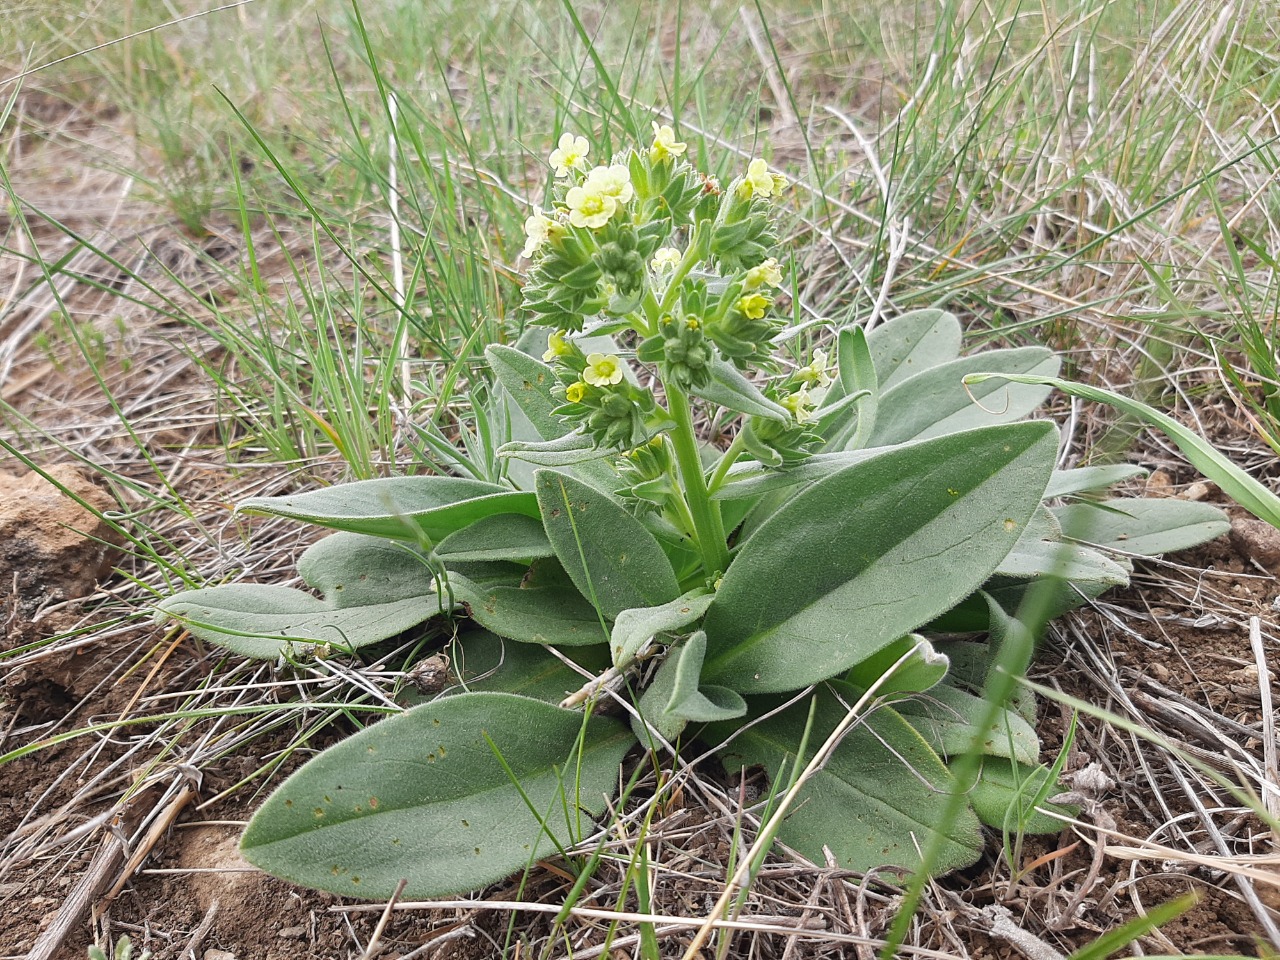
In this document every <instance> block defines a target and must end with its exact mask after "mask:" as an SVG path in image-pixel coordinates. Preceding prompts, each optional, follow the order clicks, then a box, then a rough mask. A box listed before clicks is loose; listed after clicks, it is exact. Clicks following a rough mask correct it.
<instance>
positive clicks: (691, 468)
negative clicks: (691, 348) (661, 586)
mask: <svg viewBox="0 0 1280 960" xmlns="http://www.w3.org/2000/svg"><path fill="white" fill-rule="evenodd" d="M666 388H667V405H668V406H669V407H670V409H671V416H672V417H673V418H674V419H675V421H676V428H675V430H673V431H672V432H671V442H672V445H673V446H674V447H675V450H676V462H677V463H678V464H679V465H680V479H681V480H682V481H683V483H684V495H685V502H686V503H688V505H689V512H690V513H691V514H692V515H693V527H694V533H695V534H696V536H697V538H698V550H699V552H700V553H701V554H702V562H703V564H704V566H705V567H706V571H707V574H708V576H713V575H715V574H716V573H723V572H724V571H725V570H727V569H729V547H728V545H727V544H726V543H725V537H724V521H723V520H722V519H721V517H720V505H719V504H718V503H715V502H714V501H713V500H712V499H711V497H710V496H709V495H708V493H707V481H706V476H705V474H704V473H703V470H702V458H701V457H699V456H698V438H697V434H695V433H694V430H693V411H692V410H691V409H690V408H689V396H688V394H686V393H685V392H684V391H683V390H681V389H680V388H679V387H677V386H676V385H675V384H673V383H668V384H666Z"/></svg>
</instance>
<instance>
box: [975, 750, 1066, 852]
mask: <svg viewBox="0 0 1280 960" xmlns="http://www.w3.org/2000/svg"><path fill="white" fill-rule="evenodd" d="M1048 776H1049V770H1048V768H1047V767H1045V766H1043V765H1039V766H1034V767H1030V766H1027V765H1024V764H1021V763H1018V762H1016V761H1013V760H1009V759H1004V758H999V757H988V758H987V759H986V760H984V761H983V763H982V773H981V775H980V776H979V777H978V782H977V783H975V784H974V786H973V789H972V790H970V791H969V802H970V803H972V804H973V809H974V810H975V811H976V812H977V814H978V816H979V817H980V818H981V820H982V822H983V823H985V824H986V825H987V826H990V827H995V828H996V829H998V830H1005V829H1007V830H1019V831H1021V832H1022V833H1057V832H1058V831H1059V830H1061V829H1062V827H1063V823H1062V821H1061V820H1058V819H1056V818H1054V817H1051V816H1049V815H1048V814H1044V813H1039V812H1037V811H1036V809H1035V807H1036V806H1037V804H1036V803H1035V799H1036V796H1037V795H1039V794H1041V793H1045V792H1047V793H1049V794H1057V793H1060V792H1061V790H1060V789H1056V788H1055V785H1052V784H1048V785H1047V784H1046V781H1047V778H1048ZM1046 785H1047V786H1048V789H1047V791H1046ZM1039 806H1042V807H1045V808H1046V809H1048V810H1054V811H1056V812H1058V813H1061V814H1064V815H1066V816H1075V815H1076V814H1077V813H1078V812H1079V811H1077V810H1076V809H1074V808H1072V807H1066V806H1062V805H1061V804H1054V803H1048V802H1047V801H1044V802H1041V803H1040V804H1039Z"/></svg>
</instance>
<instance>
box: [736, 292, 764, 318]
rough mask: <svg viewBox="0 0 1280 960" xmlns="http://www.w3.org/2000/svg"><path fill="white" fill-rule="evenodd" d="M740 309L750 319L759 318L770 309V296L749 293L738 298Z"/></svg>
mask: <svg viewBox="0 0 1280 960" xmlns="http://www.w3.org/2000/svg"><path fill="white" fill-rule="evenodd" d="M737 306H738V309H739V310H741V311H742V315H743V316H744V317H746V318H747V319H749V320H759V319H760V318H761V317H763V316H764V313H765V311H766V310H768V309H769V298H768V297H763V296H761V295H760V294H758V293H749V294H747V295H746V296H745V297H742V298H740V299H739V300H738V304H737Z"/></svg>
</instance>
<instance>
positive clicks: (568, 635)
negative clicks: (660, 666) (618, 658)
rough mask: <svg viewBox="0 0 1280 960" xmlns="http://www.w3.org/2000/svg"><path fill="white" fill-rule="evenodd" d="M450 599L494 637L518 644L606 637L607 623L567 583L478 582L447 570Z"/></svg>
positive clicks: (568, 643) (590, 640)
mask: <svg viewBox="0 0 1280 960" xmlns="http://www.w3.org/2000/svg"><path fill="white" fill-rule="evenodd" d="M449 583H450V585H451V586H452V587H453V594H454V598H455V599H456V600H457V601H458V602H460V603H465V604H466V605H467V613H468V614H469V615H470V617H471V619H472V620H474V621H475V622H476V623H478V624H480V626H482V627H484V628H485V629H486V630H491V631H493V632H494V633H496V634H497V635H498V636H500V637H506V638H507V639H508V640H517V641H519V642H521V643H546V644H552V645H554V646H557V647H574V646H582V645H584V644H590V643H604V642H606V641H607V640H608V629H607V625H602V624H601V623H600V615H599V614H598V613H597V612H596V609H595V608H594V607H593V606H591V604H590V603H588V602H587V601H586V599H584V598H583V596H582V594H580V593H578V591H577V590H576V589H575V588H574V587H573V585H572V584H557V583H553V584H548V585H546V586H541V587H536V586H529V585H523V586H516V585H514V584H511V585H507V584H490V585H488V586H484V587H480V586H478V585H477V584H475V583H473V582H471V581H470V580H468V579H467V578H466V577H462V576H459V575H457V574H453V573H451V574H450V576H449Z"/></svg>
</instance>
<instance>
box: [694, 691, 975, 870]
mask: <svg viewBox="0 0 1280 960" xmlns="http://www.w3.org/2000/svg"><path fill="white" fill-rule="evenodd" d="M836 686H838V685H836ZM846 689H850V688H846ZM850 702H852V701H850ZM844 714H845V707H843V706H842V705H841V704H840V703H839V701H837V700H836V698H835V697H834V696H832V695H831V694H829V693H825V692H824V693H823V694H821V695H820V697H819V704H818V710H817V715H816V717H815V723H814V727H813V731H812V733H811V734H810V743H821V742H822V741H823V740H825V739H826V738H827V737H828V736H829V735H830V734H831V732H832V731H833V730H834V729H835V727H836V725H837V724H838V723H839V722H840V721H841V719H843V717H844ZM807 717H808V704H807V703H799V704H796V705H795V706H792V707H790V708H789V709H787V710H786V711H784V712H783V713H781V714H778V715H777V716H774V717H770V718H769V719H768V720H764V721H762V722H760V723H757V724H753V725H750V726H748V727H747V728H746V729H744V730H742V731H741V732H740V733H739V734H738V735H737V736H736V737H735V738H734V739H733V740H732V742H731V743H730V745H729V746H728V747H727V748H726V749H725V750H722V751H721V752H720V756H721V759H722V760H723V761H724V764H725V766H726V768H728V769H729V770H737V769H739V768H741V767H743V766H754V765H757V764H759V765H763V766H764V767H765V769H766V770H767V771H768V773H769V778H770V780H771V782H772V783H774V784H775V785H777V783H778V779H779V776H780V773H781V771H782V767H783V763H784V762H787V763H790V762H792V761H793V760H794V751H795V750H796V748H797V746H798V745H799V743H800V738H801V736H802V734H803V732H804V727H805V722H806V720H807ZM732 733H733V728H732V727H731V726H730V725H728V724H717V725H716V726H715V727H713V728H712V729H711V730H710V731H709V733H708V735H709V736H710V737H717V736H719V737H728V736H730V735H731V734H732ZM807 759H808V758H801V759H800V760H799V761H798V762H800V763H803V762H805V761H806V760H807ZM951 785H952V777H951V774H950V772H949V771H948V770H947V768H946V766H945V765H944V764H943V763H942V761H941V760H939V759H938V756H937V754H935V753H934V752H933V751H932V750H931V749H930V748H929V745H928V744H927V743H925V741H924V740H923V739H922V738H921V737H920V734H919V733H917V732H916V731H915V730H913V729H912V728H911V726H910V725H909V724H908V723H907V722H906V721H905V720H904V719H903V718H902V717H900V716H898V714H897V713H895V712H894V711H893V710H891V709H890V708H888V707H881V708H879V709H877V710H876V711H874V712H873V713H871V714H870V715H869V716H867V717H866V718H865V720H864V721H863V722H861V723H859V724H858V725H856V726H854V727H853V729H852V731H851V732H850V733H849V734H848V735H847V736H846V737H845V738H844V740H843V741H841V743H840V746H839V747H837V748H836V750H835V752H834V753H833V754H832V756H831V759H830V760H829V761H828V762H827V764H826V766H825V767H823V768H822V769H821V770H820V771H818V773H817V774H815V775H814V777H813V778H812V779H811V780H810V781H809V782H808V784H806V786H805V787H804V789H803V790H802V792H801V793H800V795H799V797H798V798H797V801H796V804H795V805H794V806H793V807H792V808H791V812H790V813H789V814H788V816H787V818H786V820H785V821H784V822H783V824H782V827H781V829H780V830H779V832H778V839H779V840H781V841H782V842H783V843H786V844H787V845H788V846H791V847H794V848H795V849H796V850H798V851H799V852H800V853H801V854H803V855H804V856H806V857H808V858H809V859H810V860H813V861H814V862H815V863H823V862H825V859H824V855H823V846H824V845H825V846H828V847H830V848H831V851H832V853H834V854H835V856H836V859H837V861H838V862H839V865H840V866H841V867H843V868H845V869H847V870H854V871H857V872H859V873H865V872H868V871H871V870H875V869H877V868H879V867H885V866H894V867H901V868H903V869H906V870H914V869H917V868H918V867H919V866H920V855H919V853H918V850H921V849H924V848H926V847H928V846H929V844H930V842H931V840H932V837H933V835H934V834H935V833H937V832H938V831H943V832H944V833H945V837H946V841H945V843H944V844H943V847H942V849H941V851H940V856H939V858H938V861H937V862H936V864H935V865H934V868H935V869H936V870H937V871H939V872H946V871H948V870H954V869H957V868H959V867H964V866H967V865H969V864H971V863H973V862H974V861H975V860H977V859H978V856H979V854H980V853H981V851H982V834H981V831H980V829H979V826H978V819H977V817H976V816H974V814H973V812H972V811H971V810H964V811H963V812H962V813H961V814H960V816H958V817H956V818H955V819H954V821H953V822H950V823H944V822H943V818H942V813H943V810H944V808H945V807H946V804H947V795H948V792H949V791H950V790H951Z"/></svg>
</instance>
